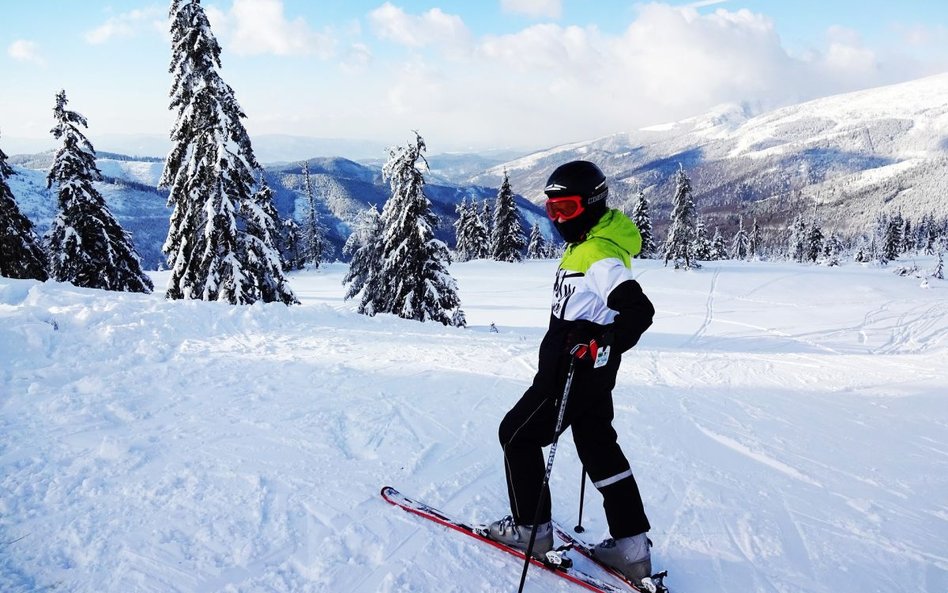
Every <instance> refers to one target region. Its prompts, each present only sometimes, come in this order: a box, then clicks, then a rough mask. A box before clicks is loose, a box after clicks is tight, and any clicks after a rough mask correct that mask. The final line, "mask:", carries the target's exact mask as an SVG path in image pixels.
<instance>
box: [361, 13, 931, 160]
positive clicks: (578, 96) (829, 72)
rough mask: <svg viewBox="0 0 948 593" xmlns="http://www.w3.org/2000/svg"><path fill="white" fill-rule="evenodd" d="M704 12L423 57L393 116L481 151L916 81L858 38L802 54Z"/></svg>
mask: <svg viewBox="0 0 948 593" xmlns="http://www.w3.org/2000/svg"><path fill="white" fill-rule="evenodd" d="M699 4H702V3H698V4H696V5H693V6H670V5H668V4H659V3H652V4H644V5H639V6H638V7H637V10H638V12H637V14H636V16H635V18H634V19H632V21H631V22H630V23H629V25H628V27H627V28H626V30H625V31H624V32H622V33H621V34H618V35H616V34H610V33H606V32H603V31H601V30H600V29H598V28H596V27H577V26H561V25H558V24H553V23H544V24H538V25H533V26H530V27H527V28H525V29H523V30H520V31H518V32H516V33H512V34H509V35H492V36H484V37H482V38H480V39H478V40H476V42H475V43H473V44H472V45H471V46H470V49H469V51H468V52H467V53H466V54H464V55H463V57H462V58H458V57H457V56H454V57H452V63H453V64H454V65H449V64H448V63H447V62H444V61H443V60H442V56H441V55H440V54H436V53H435V52H426V53H423V54H421V55H420V56H419V57H418V60H419V61H420V62H419V63H417V64H414V65H413V66H412V68H411V69H410V70H408V71H401V73H400V74H401V77H402V78H401V79H399V78H398V77H396V75H395V74H394V73H392V74H387V77H388V78H390V87H389V88H391V92H390V93H389V95H388V97H389V100H390V101H389V108H390V109H391V110H392V114H393V116H401V115H403V114H412V116H413V117H414V118H415V119H417V120H419V121H421V122H422V123H418V124H412V125H417V126H419V127H425V125H424V123H423V122H429V124H428V127H429V128H430V129H431V130H432V133H436V132H434V130H435V127H440V128H443V129H451V135H452V136H454V137H465V138H469V139H470V141H471V142H474V143H477V142H484V143H487V144H488V145H490V144H493V145H504V144H511V143H526V144H533V145H534V146H536V145H543V144H549V143H556V142H566V141H570V140H578V139H587V138H592V137H596V136H600V135H606V134H610V133H616V132H621V131H626V130H631V129H635V128H636V127H639V126H644V125H649V124H654V123H658V122H663V121H669V120H676V119H682V118H685V117H690V116H693V115H697V114H700V113H703V112H705V111H707V110H709V109H711V108H712V107H714V106H716V105H719V104H722V103H749V104H754V105H758V106H760V107H762V108H765V109H766V108H773V107H777V106H782V105H786V104H790V103H795V102H798V101H801V100H806V99H811V98H815V97H819V96H825V95H828V94H834V93H839V92H846V91H849V90H855V89H858V88H866V87H870V86H876V85H880V84H887V83H889V82H894V81H895V80H896V79H906V78H910V77H912V74H911V73H910V72H909V71H905V66H906V64H905V63H903V62H898V63H896V62H893V61H892V60H891V59H890V60H888V61H887V60H886V59H884V57H883V56H880V55H879V54H878V52H877V51H873V50H872V49H870V48H867V47H865V45H864V44H863V42H862V40H861V39H860V38H859V36H858V35H855V34H854V33H853V32H852V31H848V30H844V29H832V30H830V31H828V32H827V38H826V42H825V44H824V45H823V46H822V47H821V48H820V49H819V50H817V51H814V52H812V53H811V54H810V55H808V56H806V57H799V56H793V55H791V54H790V53H789V52H788V51H787V50H786V48H785V47H784V46H783V44H782V43H781V40H780V37H779V35H778V34H777V32H776V27H775V25H774V23H773V21H772V20H771V19H770V18H768V17H766V16H764V15H762V14H760V13H755V12H752V11H749V10H746V9H742V10H727V9H724V8H718V9H716V10H713V11H711V12H708V11H706V10H699V9H698V7H697V6H698V5H699ZM703 4H705V5H706V4H708V3H703ZM373 15H374V18H375V23H374V24H375V26H376V30H377V31H379V34H380V35H383V34H384V36H386V37H387V38H389V39H392V40H394V41H398V42H400V43H402V44H404V45H407V46H410V47H414V48H422V47H423V46H424V44H425V43H432V40H433V39H437V38H438V36H437V35H435V34H433V33H431V32H430V31H429V32H428V33H427V34H425V33H422V30H423V25H424V23H425V20H424V18H423V17H424V15H420V16H413V15H409V14H405V12H404V11H402V10H401V9H399V8H396V7H395V6H393V5H391V4H386V5H384V6H383V7H381V8H380V9H378V10H377V11H375V12H374V13H373ZM383 17H384V18H383ZM383 24H384V25H385V26H384V27H383V26H382V25H383ZM388 64H389V66H390V65H391V62H389V63H388ZM380 67H382V68H384V67H385V63H384V62H383V63H382V64H381V66H380ZM899 70H903V71H901V72H899ZM909 70H911V68H909ZM922 74H925V72H919V75H922ZM392 87H395V88H392ZM413 88H414V89H415V90H412V89H413ZM487 97H489V100H488V99H486V98H487ZM409 105H411V106H413V109H409V108H408V106H409Z"/></svg>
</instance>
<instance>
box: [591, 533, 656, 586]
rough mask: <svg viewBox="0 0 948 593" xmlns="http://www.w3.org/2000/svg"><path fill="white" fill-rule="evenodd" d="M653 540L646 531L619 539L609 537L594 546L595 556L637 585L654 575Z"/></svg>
mask: <svg viewBox="0 0 948 593" xmlns="http://www.w3.org/2000/svg"><path fill="white" fill-rule="evenodd" d="M651 546H652V542H651V541H649V539H648V536H646V535H645V534H644V533H640V534H638V535H633V536H630V537H622V538H619V539H617V540H616V539H612V538H609V539H607V540H604V541H603V542H602V543H600V544H598V545H597V546H596V547H595V548H593V550H592V552H593V556H595V558H596V559H597V560H598V561H600V562H602V563H603V564H605V565H606V566H609V567H612V568H614V569H615V570H617V571H619V572H620V573H622V575H623V576H625V578H627V579H628V580H629V582H631V583H632V584H633V585H636V586H637V587H638V586H640V585H642V579H646V578H648V577H651V576H652V555H651V552H649V548H650V547H651Z"/></svg>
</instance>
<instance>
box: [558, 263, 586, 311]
mask: <svg viewBox="0 0 948 593" xmlns="http://www.w3.org/2000/svg"><path fill="white" fill-rule="evenodd" d="M582 277H583V274H581V273H579V272H568V271H566V270H564V269H562V268H561V269H559V270H557V271H556V280H555V281H554V282H553V316H554V317H559V318H560V319H563V315H564V314H565V312H566V304H567V303H569V299H570V297H572V296H573V295H574V294H576V285H575V284H573V283H572V282H570V279H571V278H582Z"/></svg>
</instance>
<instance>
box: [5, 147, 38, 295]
mask: <svg viewBox="0 0 948 593" xmlns="http://www.w3.org/2000/svg"><path fill="white" fill-rule="evenodd" d="M12 175H13V169H12V168H11V167H10V165H8V164H7V155H6V154H5V153H4V152H3V150H0V276H6V277H7V278H21V279H24V280H26V279H33V280H46V279H47V278H49V274H48V272H47V271H46V265H47V256H46V251H45V250H44V249H43V244H42V243H41V242H40V239H39V237H37V236H36V232H35V231H34V230H33V223H32V222H30V219H29V218H27V217H26V216H24V215H23V213H22V212H20V208H19V207H18V206H17V204H16V199H15V198H14V197H13V192H12V191H11V190H10V186H9V185H8V184H7V178H8V177H10V176H12Z"/></svg>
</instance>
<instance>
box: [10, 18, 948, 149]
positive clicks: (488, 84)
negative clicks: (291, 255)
mask: <svg viewBox="0 0 948 593" xmlns="http://www.w3.org/2000/svg"><path fill="white" fill-rule="evenodd" d="M4 4H5V6H4V7H3V18H4V24H3V26H2V28H0V49H2V51H3V53H2V54H0V73H2V77H0V78H2V81H3V84H0V148H5V151H6V152H8V153H12V152H16V143H17V142H18V141H19V139H23V138H48V130H49V129H50V127H51V126H52V122H51V109H52V106H53V96H54V93H55V92H56V91H57V90H59V89H60V88H63V89H65V90H66V92H67V94H68V96H69V98H70V100H71V103H70V107H72V108H73V109H75V110H77V111H79V112H80V113H83V114H84V115H85V116H86V117H87V118H88V119H89V124H90V129H89V137H90V139H91V140H92V141H93V143H94V144H95V145H96V147H97V148H98V149H100V150H107V149H108V146H103V145H102V144H101V143H100V142H97V141H96V138H97V136H100V137H106V136H107V135H110V134H140V133H141V134H161V135H167V133H168V130H169V129H170V126H171V123H172V118H173V114H171V113H170V112H169V111H168V90H169V88H170V82H171V79H170V75H169V74H168V72H167V69H168V60H169V55H170V49H169V44H168V33H167V28H168V25H167V14H166V13H167V9H168V3H167V2H160V3H155V2H149V1H148V0H117V1H116V0H113V1H97V0H83V1H82V2H78V1H69V2H64V1H62V0H31V1H30V2H5V3H4ZM202 4H203V5H204V6H205V8H206V10H207V11H208V14H209V16H210V17H211V22H212V27H213V29H214V32H215V35H216V36H217V37H218V39H219V40H220V42H221V45H222V46H223V50H224V51H223V55H222V61H223V69H222V75H223V77H224V79H225V80H226V81H227V82H228V83H229V84H230V85H231V86H232V87H233V88H234V89H235V91H236V93H237V98H238V100H239V101H240V103H241V105H242V106H243V108H244V110H245V111H246V112H247V115H248V118H247V120H246V122H245V123H246V125H247V127H248V129H249V130H250V132H251V134H268V133H281V134H292V135H305V136H315V137H323V138H351V139H369V140H375V141H379V142H384V143H389V144H394V143H401V142H404V141H405V140H406V139H408V138H410V137H411V130H413V129H418V130H419V131H420V132H421V133H422V135H423V136H425V138H426V140H427V142H428V145H429V150H431V151H432V152H441V151H448V150H464V149H472V150H485V149H491V148H540V147H545V146H551V145H555V144H560V143H564V142H570V141H575V140H585V139H591V138H595V137H599V136H603V135H607V134H611V133H616V132H623V131H628V130H632V129H635V128H638V127H642V126H647V125H651V124H657V123H662V122H666V121H670V120H676V119H681V118H685V117H689V116H692V115H697V114H700V113H703V112H705V111H707V110H709V109H712V108H714V107H716V106H718V105H720V104H726V103H735V102H737V103H740V102H744V103H746V104H749V105H752V106H753V107H754V108H755V109H759V110H764V109H770V108H773V107H778V106H781V105H786V104H791V103H796V102H799V101H802V100H806V99H811V98H816V97H820V96H826V95H830V94H835V93H840V92H846V91H850V90H856V89H861V88H868V87H872V86H878V85H882V84H890V83H895V82H900V81H903V80H909V79H912V78H919V77H922V76H927V75H932V74H937V73H942V72H946V71H948V17H946V16H945V15H946V14H948V11H946V10H945V9H944V6H939V4H942V3H941V2H936V1H934V0H931V1H911V0H905V1H902V2H880V1H875V0H863V1H855V0H838V1H834V0H824V1H822V2H818V1H815V0H795V1H792V2H791V1H787V0H781V1H776V0H727V1H714V0H708V1H698V2H678V1H669V2H651V3H642V2H620V1H618V0H596V1H584V0H478V1H470V0H443V1H430V2H420V1H407V0H406V1H398V0H391V1H389V2H382V1H379V0H347V1H341V0H340V1H331V0H322V1H319V2H314V1H310V0H204V2H202ZM11 144H13V145H14V146H13V148H6V147H7V146H10V145H11Z"/></svg>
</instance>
